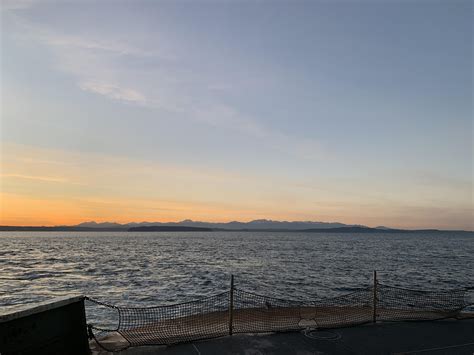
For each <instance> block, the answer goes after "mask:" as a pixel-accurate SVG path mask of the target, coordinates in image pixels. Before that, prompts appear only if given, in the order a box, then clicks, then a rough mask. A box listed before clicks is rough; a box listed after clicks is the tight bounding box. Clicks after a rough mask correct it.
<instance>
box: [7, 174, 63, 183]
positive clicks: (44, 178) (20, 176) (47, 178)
mask: <svg viewBox="0 0 474 355" xmlns="http://www.w3.org/2000/svg"><path fill="white" fill-rule="evenodd" d="M0 177H2V178H15V179H27V180H39V181H44V182H58V183H64V182H67V180H66V179H63V178H59V177H51V176H35V175H23V174H0Z"/></svg>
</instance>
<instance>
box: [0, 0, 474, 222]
mask: <svg viewBox="0 0 474 355" xmlns="http://www.w3.org/2000/svg"><path fill="white" fill-rule="evenodd" d="M472 15H473V4H472V2H471V1H459V0H452V1H447V0H446V1H437V0H433V1H427V0H426V1H425V0H413V1H408V0H399V1H397V0H380V1H357V0H347V1H339V0H336V1H317V0H315V1H249V0H248V1H247V0H246V1H244V0H241V1H224V0H221V1H217V0H216V1H180V0H177V1H151V0H145V1H140V0H138V1H135V0H134V1H131V0H128V1H121V0H118V1H109V0H106V1H100V2H99V1H89V0H85V1H79V0H77V1H47V0H45V1H33V0H21V1H20V0H16V1H9V0H1V56H0V59H1V78H0V79H1V100H2V101H1V120H0V138H1V144H0V224H3V225H62V224H77V223H80V222H84V221H90V220H94V221H97V222H103V221H115V222H121V223H125V222H132V221H135V222H140V221H179V220H183V219H188V218H189V219H193V220H204V221H216V222H217V221H231V220H240V221H249V220H253V219H262V218H266V219H274V220H312V221H326V222H331V221H338V222H343V223H350V224H363V225H368V226H378V225H386V226H391V227H401V228H441V229H465V230H473V229H474V222H473V221H474V218H473V217H474V207H473V192H474V189H473V148H474V146H473V133H474V132H473V115H472V114H473V107H472V102H473V67H472V65H473V56H472V48H473V28H472V23H473V21H472Z"/></svg>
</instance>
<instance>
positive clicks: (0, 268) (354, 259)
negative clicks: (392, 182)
mask: <svg viewBox="0 0 474 355" xmlns="http://www.w3.org/2000/svg"><path fill="white" fill-rule="evenodd" d="M374 269H376V270H378V273H379V281H380V282H382V283H384V282H385V283H387V284H390V285H395V286H401V287H408V288H418V289H449V288H457V287H466V286H474V233H469V234H466V233H446V234H440V233H436V234H416V233H411V234H384V233H380V234H332V233H331V234H322V233H315V234H310V233H270V232H260V233H254V232H252V233H250V232H247V233H241V232H199V233H182V232H173V233H164V232H159V233H128V232H118V233H117V232H100V233H97V232H0V308H1V310H2V311H4V310H6V309H9V308H14V307H17V306H18V305H23V304H25V303H30V302H36V301H43V300H48V299H51V298H53V297H56V296H67V295H71V294H85V295H88V296H90V297H92V298H95V299H98V300H102V301H105V302H108V303H113V304H121V305H133V306H146V305H160V304H170V303H176V302H183V301H188V300H193V299H196V298H199V297H202V296H207V295H212V294H215V293H218V292H222V291H225V290H227V289H228V288H229V281H230V275H231V274H234V275H235V277H236V287H239V288H243V289H247V290H251V291H253V292H257V293H261V294H265V295H268V296H276V297H279V298H289V299H303V300H304V299H311V298H315V297H326V296H332V295H339V294H343V293H344V292H348V291H351V290H353V289H355V288H359V287H363V286H366V285H368V284H370V282H371V277H372V270H374ZM471 297H472V295H471ZM472 298H474V297H472ZM472 298H471V299H472Z"/></svg>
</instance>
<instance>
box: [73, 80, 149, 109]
mask: <svg viewBox="0 0 474 355" xmlns="http://www.w3.org/2000/svg"><path fill="white" fill-rule="evenodd" d="M79 87H80V88H81V89H82V90H84V91H88V92H92V93H94V94H99V95H103V96H106V97H108V98H110V99H113V100H118V101H124V102H131V103H135V104H140V105H146V103H147V100H146V98H145V96H144V95H143V94H141V93H140V92H138V91H136V90H133V89H129V88H122V87H120V86H119V85H114V84H110V83H105V82H99V81H84V82H80V83H79Z"/></svg>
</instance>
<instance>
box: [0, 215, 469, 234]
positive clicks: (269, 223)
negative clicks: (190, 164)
mask: <svg viewBox="0 0 474 355" xmlns="http://www.w3.org/2000/svg"><path fill="white" fill-rule="evenodd" d="M0 231H79V232H80V231H99V232H102V231H104V232H105V231H123V232H126V231H129V232H160V231H161V232H172V231H176V232H177V231H181V232H199V231H202V232H210V231H243V232H245V231H282V232H309V233H375V232H378V233H380V232H383V233H408V232H422V233H423V232H465V233H469V234H472V233H473V232H472V231H471V232H469V231H440V230H437V229H416V230H408V229H395V228H389V227H385V226H378V227H375V228H372V227H367V226H364V225H359V224H344V223H339V222H314V221H273V220H268V219H256V220H253V221H250V222H238V221H232V222H220V223H218V222H200V221H192V220H190V219H186V220H183V221H180V222H140V223H136V222H133V223H125V224H120V223H115V222H101V223H97V222H94V221H90V222H83V223H80V224H77V225H72V226H64V225H63V226H50V227H47V226H1V225H0Z"/></svg>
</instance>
